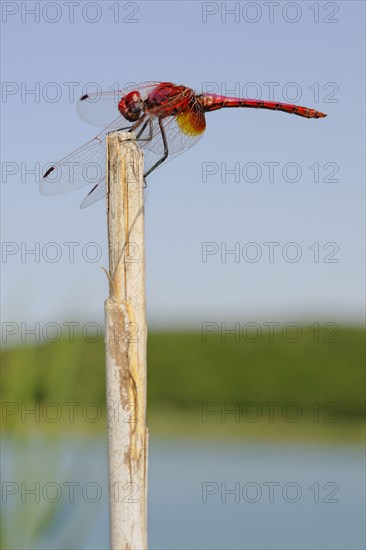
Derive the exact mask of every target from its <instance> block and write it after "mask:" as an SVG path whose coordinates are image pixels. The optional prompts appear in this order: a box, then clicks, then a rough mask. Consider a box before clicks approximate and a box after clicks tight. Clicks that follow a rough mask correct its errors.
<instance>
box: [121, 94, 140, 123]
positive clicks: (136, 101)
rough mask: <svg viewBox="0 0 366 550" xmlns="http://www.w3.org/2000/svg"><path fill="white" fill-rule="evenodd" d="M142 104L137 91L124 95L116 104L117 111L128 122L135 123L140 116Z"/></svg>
mask: <svg viewBox="0 0 366 550" xmlns="http://www.w3.org/2000/svg"><path fill="white" fill-rule="evenodd" d="M143 106H144V102H143V100H142V99H141V96H140V93H139V92H137V91H134V92H130V93H129V94H127V95H125V96H124V97H123V98H122V99H121V101H120V102H119V103H118V110H119V112H120V113H121V115H122V116H123V117H125V118H126V119H127V120H128V121H129V122H135V121H136V120H138V119H139V118H140V116H141V113H142V111H143Z"/></svg>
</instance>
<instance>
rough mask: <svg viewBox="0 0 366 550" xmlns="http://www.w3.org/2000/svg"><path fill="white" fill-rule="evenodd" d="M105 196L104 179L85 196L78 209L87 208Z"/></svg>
mask: <svg viewBox="0 0 366 550" xmlns="http://www.w3.org/2000/svg"><path fill="white" fill-rule="evenodd" d="M105 194H106V178H105V177H104V178H103V179H102V180H101V181H100V182H99V183H98V184H97V185H95V186H94V187H93V188H92V190H91V191H89V193H88V194H87V196H86V197H85V199H84V200H83V202H82V203H81V205H80V208H87V207H88V206H90V205H91V204H94V203H95V202H97V201H100V200H102V199H103V198H104V197H105Z"/></svg>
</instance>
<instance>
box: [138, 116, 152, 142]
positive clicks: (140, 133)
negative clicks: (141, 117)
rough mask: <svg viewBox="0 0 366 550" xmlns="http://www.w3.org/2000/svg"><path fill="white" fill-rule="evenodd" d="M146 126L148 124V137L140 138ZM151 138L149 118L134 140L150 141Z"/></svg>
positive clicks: (150, 121)
mask: <svg viewBox="0 0 366 550" xmlns="http://www.w3.org/2000/svg"><path fill="white" fill-rule="evenodd" d="M148 124H149V135H148V137H146V138H142V137H140V136H141V135H142V133H143V131H144V130H145V128H146V126H147V125H148ZM152 138H153V127H152V120H151V118H149V120H147V121H146V122H145V124H144V125H143V127H142V128H141V130H140V131H139V133H138V134H137V136H136V139H138V140H139V141H151V140H152Z"/></svg>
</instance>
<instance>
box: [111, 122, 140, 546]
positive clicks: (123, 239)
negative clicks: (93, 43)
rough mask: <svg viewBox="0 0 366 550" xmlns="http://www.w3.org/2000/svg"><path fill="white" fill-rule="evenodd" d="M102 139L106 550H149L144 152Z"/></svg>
mask: <svg viewBox="0 0 366 550" xmlns="http://www.w3.org/2000/svg"><path fill="white" fill-rule="evenodd" d="M134 139H135V136H134V135H133V134H131V133H125V132H112V133H110V134H109V135H108V136H107V216H108V247H109V283H110V284H109V298H108V299H107V300H106V302H105V320H106V321H105V322H106V325H105V353H106V379H107V412H108V454H109V490H110V494H109V503H110V537H111V549H112V550H145V549H146V548H147V519H146V518H147V513H146V496H147V450H148V431H147V428H146V341H147V326H146V308H145V246H144V179H143V154H142V152H141V151H140V150H139V148H138V146H137V144H136V142H135V141H134Z"/></svg>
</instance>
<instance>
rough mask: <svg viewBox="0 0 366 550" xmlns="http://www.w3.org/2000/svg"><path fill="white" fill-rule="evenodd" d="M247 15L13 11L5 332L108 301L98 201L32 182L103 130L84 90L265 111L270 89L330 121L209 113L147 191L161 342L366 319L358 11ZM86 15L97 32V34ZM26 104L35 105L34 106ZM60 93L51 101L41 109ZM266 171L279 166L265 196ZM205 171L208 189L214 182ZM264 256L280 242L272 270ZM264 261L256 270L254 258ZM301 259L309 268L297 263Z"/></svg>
mask: <svg viewBox="0 0 366 550" xmlns="http://www.w3.org/2000/svg"><path fill="white" fill-rule="evenodd" d="M35 4H36V3H34V2H27V3H26V5H27V7H29V8H32V7H33V8H34V5H35ZM51 4H53V5H54V4H55V3H51ZM237 4H239V6H240V12H237V13H236V15H229V14H227V15H226V21H225V13H224V12H223V11H222V9H223V8H222V7H221V6H222V3H221V2H219V3H216V2H209V3H201V2H190V1H184V2H183V1H182V2H180V1H175V2H155V1H153V2H147V1H146V2H129V3H128V2H127V3H126V2H124V3H119V10H120V11H119V14H118V18H119V22H115V21H114V17H117V12H116V10H117V7H116V6H117V2H109V1H105V2H94V3H90V2H80V3H78V5H75V12H74V21H73V22H70V21H69V19H70V17H69V12H68V10H69V8H67V6H66V5H65V3H64V2H59V3H58V8H57V9H56V8H55V7H54V6H53V7H52V6H51V7H49V8H48V10H49V11H46V12H44V13H42V11H40V21H39V22H35V21H34V16H32V15H30V14H29V13H28V14H27V13H24V12H23V13H21V3H16V2H4V3H3V10H4V5H6V13H4V11H3V23H2V35H3V37H2V43H3V53H2V79H3V99H2V112H3V122H2V138H3V139H2V162H3V164H2V167H3V178H2V184H1V208H2V240H3V241H4V242H5V251H8V252H9V254H8V255H6V254H5V255H4V250H3V265H2V270H3V275H4V277H3V284H2V319H3V321H6V322H8V321H14V322H18V323H20V322H24V323H26V324H27V325H29V326H31V325H32V324H34V323H36V322H39V323H41V325H42V324H43V325H44V324H46V323H49V322H59V323H62V322H63V321H65V320H66V321H75V322H80V323H85V322H88V321H96V322H102V320H103V301H104V299H105V298H106V296H107V292H108V287H107V280H106V277H105V274H104V273H103V271H102V269H101V266H107V264H108V260H107V253H106V252H107V242H106V218H105V205H104V203H103V201H102V202H99V203H97V204H96V205H94V206H92V207H90V208H88V209H86V210H84V211H81V210H79V204H80V202H81V201H82V199H83V197H84V196H85V194H86V191H85V189H83V190H80V191H77V192H74V193H71V194H67V195H60V196H57V197H44V196H42V195H40V193H39V190H38V181H37V180H38V176H37V175H36V176H34V175H32V174H28V175H24V169H31V168H33V167H34V166H35V163H39V166H40V167H42V166H44V165H45V164H46V163H48V162H53V161H56V160H58V159H59V158H62V157H63V156H65V155H66V154H67V153H69V152H71V151H72V150H73V149H75V148H77V147H78V146H79V145H81V144H82V143H84V142H86V141H88V140H89V139H91V138H92V137H93V136H94V135H95V134H96V133H97V130H96V128H94V127H93V126H90V125H88V124H86V123H85V122H83V121H82V120H81V119H79V117H78V116H77V113H76V100H77V99H78V98H79V97H80V95H81V94H82V93H83V92H85V86H86V85H87V84H88V83H91V82H94V83H97V86H98V87H100V88H101V89H106V90H108V89H109V88H111V87H115V83H117V82H118V83H119V84H120V85H121V86H122V85H124V84H125V83H127V82H143V81H148V80H160V81H172V82H175V83H177V84H180V83H183V84H186V85H188V86H191V87H192V88H194V89H196V90H197V91H201V90H202V88H207V86H209V85H210V86H211V87H213V88H215V89H216V90H217V91H219V92H220V91H222V92H225V91H227V93H228V94H229V95H230V94H231V95H233V91H234V90H238V89H240V90H242V91H245V92H248V93H251V94H254V93H255V91H256V90H259V91H260V92H261V96H262V98H263V99H269V95H268V94H269V90H270V89H271V87H272V89H274V99H275V100H278V101H285V100H286V99H288V100H290V99H291V97H295V96H296V95H298V96H299V95H301V99H299V100H298V103H299V104H300V105H305V106H308V107H312V108H315V109H318V110H322V111H324V112H326V113H327V114H328V115H329V116H328V117H327V118H326V119H322V120H306V119H302V118H300V117H295V116H289V115H286V114H283V113H277V112H269V111H264V110H263V111H259V110H249V109H231V110H221V111H217V112H213V113H208V114H207V130H206V132H205V135H204V136H203V138H202V139H201V140H200V141H199V143H198V144H197V145H196V146H195V147H194V148H192V149H191V150H189V151H188V152H186V153H185V154H184V155H181V156H180V157H178V158H177V159H175V160H174V161H173V162H171V163H169V164H167V166H166V167H162V168H161V169H159V170H158V171H156V172H155V173H154V174H153V175H152V176H151V177H150V178H149V182H148V189H147V192H146V247H147V307H148V316H149V320H150V324H151V327H158V326H159V327H170V326H192V327H200V326H201V323H202V322H205V321H206V322H207V321H213V322H218V323H220V322H222V321H227V322H235V321H239V322H240V323H243V324H244V323H246V322H248V321H258V322H263V321H276V320H279V321H289V320H302V319H304V320H309V321H312V322H315V321H344V322H359V321H360V320H361V319H362V312H363V277H364V271H363V266H364V252H363V250H364V238H363V230H364V206H363V201H364V164H363V153H364V145H365V136H364V93H365V86H364V77H363V73H364V63H365V59H364V43H363V41H364V39H363V34H364V33H363V29H364V3H363V2H328V3H327V2H315V3H314V2H298V3H295V5H294V3H289V2H280V3H279V5H277V3H275V4H276V5H274V6H273V10H274V12H273V21H272V22H270V20H269V19H270V14H269V7H268V3H267V5H266V3H262V2H255V3H250V4H251V6H249V5H248V2H241V3H237ZM290 4H292V6H291V5H290ZM86 5H88V6H87V7H86V8H85V6H86ZM225 5H226V7H227V9H230V8H233V7H235V3H234V2H227V3H226V4H225V3H224V6H225ZM41 6H44V4H43V3H41ZM17 8H18V11H17ZM83 8H84V15H83V11H82V10H83ZM52 10H53V11H52ZM317 10H318V12H317ZM12 12H16V13H12ZM205 14H206V15H205ZM83 17H84V19H83ZM94 17H100V19H99V21H96V22H94V23H92V22H90V21H91V19H93V18H94ZM57 18H58V19H59V20H58V21H55V22H54V23H51V22H50V20H52V19H57ZM85 18H87V19H89V21H88V20H85ZM235 18H236V19H237V21H235ZM123 19H124V21H123ZM295 19H296V21H294V22H290V20H295ZM297 19H298V20H297ZM314 19H315V20H318V22H315V21H314ZM132 20H133V21H134V22H132ZM204 20H205V21H206V22H204ZM249 20H251V21H252V22H250V21H249ZM255 20H256V21H255ZM331 21H333V22H331ZM50 83H56V85H55V84H50ZM67 83H73V84H72V85H71V84H67ZM250 83H255V85H250ZM266 83H267V84H266ZM268 83H272V84H268ZM37 87H39V88H37ZM71 88H73V89H74V91H75V94H74V95H75V98H70V97H69V90H70V89H71ZM30 89H36V90H37V91H36V95H34V94H33V95H32V94H28V95H26V94H25V91H26V90H30ZM38 89H39V93H38ZM87 89H88V90H89V91H90V89H91V86H89V88H88V87H87ZM55 91H57V93H59V98H58V100H57V101H52V100H50V99H48V100H47V94H49V98H51V99H52V94H53V93H54V92H55ZM4 92H5V93H4ZM70 99H71V100H70ZM22 163H23V165H22ZM269 163H276V164H273V165H272V166H274V170H275V172H274V177H273V178H272V180H273V181H270V178H269V166H270V165H271V164H269ZM22 166H23V167H22ZM235 166H236V168H237V169H238V167H239V170H240V176H239V181H235V177H234V176H233V175H231V176H230V175H229V174H227V175H226V182H225V181H222V180H225V177H224V175H225V174H224V171H223V169H224V168H225V167H226V168H227V169H232V168H233V167H235ZM207 167H209V169H211V170H212V171H214V172H215V174H213V175H209V176H207V178H206V181H204V179H205V178H203V176H202V173H203V171H204V170H207V169H208V168H207ZM223 167H224V168H223ZM12 170H14V171H16V173H15V174H11V171H12ZM41 171H42V169H41ZM9 172H10V173H9ZM22 179H23V180H25V181H22ZM295 180H297V181H295ZM317 180H319V181H317ZM334 180H335V181H334ZM337 180H338V181H337ZM70 242H72V243H80V244H76V245H75V260H74V262H70V259H69V258H70V256H69V246H70V245H65V244H64V243H70ZM269 242H271V243H274V242H275V243H279V244H278V245H275V249H274V251H275V253H274V254H275V255H274V261H273V262H270V261H269V257H268V250H269V245H265V244H264V243H269ZM6 243H8V244H6ZM9 243H10V244H9ZM22 243H24V244H22ZM36 243H39V244H36ZM48 243H56V247H55V248H54V251H56V250H57V251H58V253H60V251H61V258H60V260H59V261H57V262H50V261H47V254H48V253H49V254H50V256H51V255H52V250H51V248H50V245H48ZM88 243H97V244H96V245H95V246H94V245H89V246H88ZM203 243H214V244H213V245H210V246H211V248H209V250H212V251H216V252H215V254H212V255H210V256H207V258H206V259H207V261H206V262H204V261H202V248H203V247H205V246H207V245H203ZM235 243H238V244H235ZM249 243H256V244H255V245H250V244H249ZM289 243H297V244H296V246H295V247H294V246H292V245H289ZM314 243H319V244H318V245H317V244H314ZM329 243H334V244H329ZM37 246H39V250H40V258H39V261H35V257H34V256H31V255H28V256H26V257H25V261H24V258H23V261H22V257H21V253H20V251H21V250H22V249H23V250H24V249H25V248H26V249H32V248H33V249H34V248H35V247H37ZM93 246H94V248H93ZM251 246H252V248H250V247H251ZM291 246H292V248H291ZM225 247H226V249H227V250H229V249H233V248H235V247H237V249H239V251H240V253H241V257H240V258H239V261H238V262H236V261H235V257H234V255H227V256H226V261H221V256H220V255H221V252H222V251H225ZM238 247H239V248H238ZM310 247H311V248H310ZM324 247H326V248H325V249H324ZM18 250H19V252H18ZM83 250H84V252H82V251H83ZM93 250H94V252H95V251H96V252H97V253H98V254H99V252H100V253H101V254H102V255H101V257H100V258H99V257H98V260H97V261H95V262H94V261H91V260H90V259H89V261H88V254H89V258H92V256H93ZM204 250H207V248H205V249H204ZM255 250H257V251H258V250H259V251H260V253H261V254H262V256H261V259H260V260H258V261H257V262H250V261H248V259H245V258H248V257H252V256H250V255H251V254H253V253H254V252H255ZM299 251H300V252H299ZM42 252H43V255H42ZM318 252H319V261H315V259H317V256H316V254H317V253H318ZM293 253H301V258H300V259H299V261H298V262H291V261H290V260H289V258H290V259H291V257H292V256H291V255H292V254H293ZM283 254H284V256H285V258H284V257H283ZM286 254H288V256H286ZM314 255H315V256H314ZM44 256H46V259H45V258H44ZM243 256H244V257H243ZM224 260H225V256H224ZM324 260H326V261H324ZM329 260H338V262H334V261H332V262H329Z"/></svg>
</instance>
